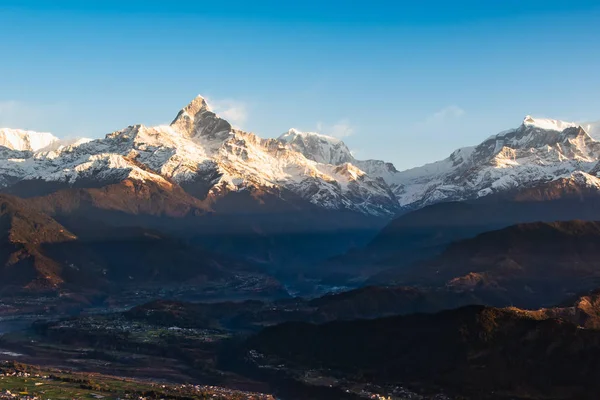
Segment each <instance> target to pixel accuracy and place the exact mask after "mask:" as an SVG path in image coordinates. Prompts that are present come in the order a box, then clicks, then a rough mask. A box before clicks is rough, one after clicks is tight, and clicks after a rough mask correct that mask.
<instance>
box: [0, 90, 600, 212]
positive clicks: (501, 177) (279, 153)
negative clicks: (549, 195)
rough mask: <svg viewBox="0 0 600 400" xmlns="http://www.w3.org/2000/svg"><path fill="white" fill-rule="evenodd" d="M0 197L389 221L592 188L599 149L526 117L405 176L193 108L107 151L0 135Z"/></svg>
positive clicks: (559, 125) (326, 141)
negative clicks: (33, 187) (546, 191)
mask: <svg viewBox="0 0 600 400" xmlns="http://www.w3.org/2000/svg"><path fill="white" fill-rule="evenodd" d="M0 145H3V146H4V147H2V149H1V150H0V188H9V187H11V186H12V185H14V184H15V183H17V182H23V181H36V180H42V181H47V182H57V183H62V184H64V185H67V186H70V185H74V184H75V183H76V182H88V181H93V182H96V184H102V183H105V182H106V183H109V182H115V181H120V180H123V179H127V178H129V179H137V180H151V181H153V182H156V183H157V184H159V185H161V186H164V187H165V188H169V187H172V186H173V185H174V184H176V185H181V186H182V187H183V188H184V189H185V187H188V186H191V185H200V186H201V187H205V188H206V193H203V196H206V197H208V196H210V197H211V198H214V199H218V198H220V197H221V196H224V195H226V194H227V193H230V192H237V191H244V190H259V191H260V192H266V193H271V194H273V195H276V196H281V194H282V193H283V191H289V192H292V193H294V194H295V195H296V196H299V197H300V198H302V199H305V200H307V201H309V202H311V203H312V204H314V205H317V206H320V207H323V208H325V209H331V210H350V211H355V212H359V213H363V214H368V215H373V216H380V217H391V216H393V215H395V214H396V213H397V212H398V211H400V210H401V209H402V208H417V207H421V206H424V205H427V204H432V203H435V202H439V201H448V200H463V199H469V198H476V197H481V196H485V195H488V194H491V193H495V192H500V191H506V190H510V189H513V188H516V187H528V186H533V185H536V184H539V183H544V182H548V181H551V180H555V179H560V178H568V179H574V180H575V179H577V180H578V182H579V181H582V182H585V184H587V185H592V186H594V187H600V185H599V184H598V182H599V181H600V180H599V179H598V178H596V176H595V171H598V170H600V168H598V167H597V165H598V162H599V160H600V142H598V141H596V140H594V139H593V138H592V137H590V135H588V133H587V132H586V130H585V129H583V128H582V127H580V126H579V125H578V124H575V123H568V122H563V121H557V120H550V119H538V118H532V117H530V116H527V117H526V118H525V119H524V121H523V123H522V124H521V125H520V126H519V127H518V128H516V129H511V130H508V131H504V132H501V133H500V134H496V135H493V136H491V137H489V138H488V139H486V140H484V141H483V142H482V143H481V144H479V145H477V146H472V147H466V148H461V149H458V150H456V151H454V152H453V153H452V154H451V155H450V156H449V157H448V158H446V159H444V160H441V161H438V162H435V163H432V164H427V165H424V166H422V167H418V168H413V169H410V170H407V171H401V172H399V171H397V170H396V168H395V167H394V166H393V165H392V164H391V163H386V162H384V161H380V160H356V159H355V158H354V156H353V155H352V153H351V152H350V150H349V149H348V147H347V146H346V145H345V144H344V142H343V141H341V140H339V139H336V138H333V137H329V136H326V135H322V134H319V133H310V132H300V131H298V130H296V129H290V130H289V131H288V132H286V133H284V134H283V135H281V136H280V137H279V138H277V139H263V138H260V137H259V136H257V135H255V134H253V133H249V132H244V131H242V130H239V129H235V128H233V127H232V126H231V124H230V123H229V122H227V121H226V120H224V119H222V118H220V117H219V116H218V115H217V114H215V113H214V112H213V111H212V110H211V109H210V108H209V106H208V104H207V103H206V101H205V100H204V98H202V97H201V96H198V97H197V98H195V99H194V100H193V101H192V102H190V103H189V104H188V105H187V106H186V107H184V108H183V109H181V110H180V111H179V113H178V114H177V116H176V117H175V119H174V120H173V122H172V123H171V124H170V125H163V126H155V127H147V126H144V125H133V126H129V127H127V128H125V129H122V130H119V131H116V132H113V133H110V134H108V135H106V137H105V138H103V139H96V140H89V139H79V140H76V141H73V140H72V141H59V140H58V139H57V138H56V137H54V136H52V135H50V134H46V133H39V134H38V133H35V132H27V131H19V130H8V129H2V130H0Z"/></svg>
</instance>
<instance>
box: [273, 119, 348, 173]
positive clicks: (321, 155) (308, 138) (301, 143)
mask: <svg viewBox="0 0 600 400" xmlns="http://www.w3.org/2000/svg"><path fill="white" fill-rule="evenodd" d="M279 140H280V141H281V142H284V143H286V144H288V145H289V146H290V147H291V148H293V149H294V150H296V151H298V152H300V153H302V154H303V155H304V156H305V157H306V158H308V159H310V160H313V161H316V162H318V163H322V164H333V165H339V164H343V163H347V162H349V163H352V162H354V161H355V159H354V157H353V156H352V153H351V152H350V149H348V147H347V146H346V145H345V144H344V142H342V141H341V140H339V139H336V138H334V137H331V136H326V135H321V134H320V133H314V132H300V131H298V130H297V129H293V128H292V129H290V130H289V131H288V132H286V133H284V134H283V135H281V136H280V137H279Z"/></svg>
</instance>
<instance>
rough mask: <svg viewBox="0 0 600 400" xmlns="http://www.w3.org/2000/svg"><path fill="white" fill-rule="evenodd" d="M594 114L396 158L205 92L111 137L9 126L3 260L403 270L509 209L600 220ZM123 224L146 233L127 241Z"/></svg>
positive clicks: (0, 140)
mask: <svg viewBox="0 0 600 400" xmlns="http://www.w3.org/2000/svg"><path fill="white" fill-rule="evenodd" d="M595 130H596V127H595V125H585V126H580V125H578V124H576V123H569V122H562V121H557V120H550V119H539V118H533V117H530V116H527V117H526V118H525V119H524V121H523V122H522V124H521V125H520V126H518V127H517V128H515V129H510V130H507V131H504V132H501V133H498V134H495V135H493V136H490V137H488V138H487V139H486V140H484V141H483V142H482V143H481V144H479V145H477V146H473V147H467V148H461V149H458V150H456V151H454V152H453V153H452V154H451V155H450V156H449V157H448V158H446V159H444V160H441V161H438V162H435V163H432V164H428V165H425V166H422V167H419V168H413V169H410V170H407V171H398V170H397V169H396V168H395V167H394V166H393V165H392V164H391V163H388V162H385V161H381V160H357V159H356V158H355V157H354V155H353V154H352V152H351V151H350V149H349V148H348V147H347V146H346V145H345V144H344V142H343V141H341V140H339V139H336V138H333V137H329V136H325V135H322V134H318V133H310V132H300V131H298V130H295V129H290V130H289V131H288V132H285V133H284V134H282V135H281V136H280V137H279V138H277V139H264V138H260V137H259V136H257V135H255V134H253V133H249V132H244V131H242V130H239V129H236V128H234V127H233V126H232V125H231V124H230V123H229V122H227V121H226V120H224V119H222V118H221V117H219V116H218V115H217V114H215V113H214V112H213V111H212V110H211V109H210V107H209V105H208V104H207V102H206V100H205V99H204V98H202V97H201V96H198V97H197V98H195V99H194V100H192V102H190V103H189V104H188V105H187V106H185V107H184V108H182V109H181V110H180V111H179V113H178V114H177V115H176V117H175V118H174V120H173V122H172V123H171V124H169V125H163V126H156V127H147V126H144V125H132V126H129V127H126V128H124V129H122V130H119V131H116V132H113V133H110V134H108V135H106V137H104V138H102V139H95V140H91V139H76V140H68V141H67V140H61V139H58V138H56V137H54V136H53V135H51V134H49V133H39V132H31V131H23V130H15V129H8V128H5V129H0V193H2V195H3V196H4V197H2V199H1V200H2V204H3V206H2V207H3V208H2V210H3V213H4V214H3V217H2V218H3V220H4V221H6V222H5V223H4V224H3V226H2V234H3V236H2V238H3V239H2V240H3V243H2V246H3V247H4V248H5V249H6V251H5V252H4V253H5V254H4V253H3V257H4V259H5V260H6V262H4V264H3V265H4V266H3V267H2V274H3V276H5V277H6V279H7V282H10V284H11V285H13V284H14V285H16V286H20V287H37V286H42V287H60V286H61V285H69V284H74V285H80V284H81V282H83V281H87V282H91V281H93V280H94V279H97V282H104V283H106V284H108V285H110V284H114V283H116V282H119V283H124V282H128V281H131V280H135V281H137V282H146V283H152V282H157V281H158V280H160V279H163V277H169V278H173V279H175V278H177V277H178V278H179V279H180V280H181V281H186V282H194V281H202V282H205V281H206V280H207V279H209V280H213V283H216V282H217V281H219V282H221V283H223V279H225V280H228V281H229V283H231V282H232V280H236V279H237V281H238V282H239V281H240V279H242V278H240V277H242V276H246V277H247V276H248V274H249V276H254V277H258V276H260V277H261V278H260V280H262V282H265V284H266V287H269V288H272V284H273V282H272V281H270V280H269V278H267V275H269V274H271V275H272V274H275V276H277V277H279V278H282V279H284V280H285V279H287V278H289V277H290V276H291V277H297V276H298V275H302V274H303V272H302V271H303V269H306V266H310V268H313V267H317V268H321V266H323V264H322V262H323V260H326V259H328V258H330V257H333V256H339V255H342V254H346V256H343V257H342V258H341V265H342V269H344V270H345V272H346V273H348V272H350V273H353V272H352V271H356V269H352V268H353V266H354V265H360V266H361V268H362V270H363V271H365V270H366V271H368V274H367V275H369V276H372V275H374V274H377V273H379V272H382V271H384V270H386V269H387V268H389V267H393V268H392V269H394V268H395V269H396V270H398V268H399V267H402V268H404V267H406V266H409V265H413V263H414V262H418V261H419V260H421V259H424V258H431V257H433V256H436V255H440V254H442V252H443V251H444V249H445V248H446V247H447V246H448V245H449V244H451V243H452V242H455V241H457V240H463V239H469V238H472V237H474V236H476V235H478V234H481V233H485V232H488V231H490V230H494V229H501V228H505V227H508V226H511V225H514V224H522V223H533V222H538V221H546V222H553V221H556V220H560V221H569V220H573V219H583V220H588V221H596V220H600V213H598V211H597V210H598V205H599V204H600V203H599V202H598V199H600V197H598V194H599V193H600V191H599V190H598V189H599V188H600V179H599V178H598V177H597V174H598V173H599V172H600V166H599V163H600V142H599V141H597V140H596V139H594V138H593V137H592V136H590V134H594V132H595ZM382 228H383V229H382ZM42 231H43V232H50V233H52V234H48V235H41V236H39V234H38V232H42ZM123 237H126V239H127V240H126V241H125V242H128V243H136V245H135V246H134V245H132V246H129V247H128V246H120V245H119V244H118V242H119V241H118V240H116V239H115V238H123ZM19 238H20V239H19ZM23 238H29V239H23ZM31 238H34V239H35V240H34V239H31ZM125 242H123V243H125ZM365 246H366V247H365ZM150 248H152V249H154V251H156V252H158V253H160V252H159V250H157V249H161V248H162V250H161V251H162V252H165V253H168V252H170V251H171V250H172V251H173V252H174V254H179V255H181V257H182V258H181V259H178V260H179V261H177V263H179V264H181V265H184V266H185V265H187V266H188V267H181V269H179V268H176V267H175V264H172V263H168V262H164V260H163V261H162V262H161V261H160V260H161V258H160V257H158V256H156V257H149V256H148V254H152V251H149V250H148V249H150ZM144 249H146V250H144ZM169 249H171V250H169ZM125 250H127V251H125ZM123 251H125V253H127V255H126V256H123V257H119V256H118V255H117V254H121V253H122V252H123ZM142 253H143V254H142ZM158 253H157V254H158ZM27 260H29V261H27ZM73 260H76V262H74V261H73ZM124 260H129V261H127V262H125V261H124ZM140 260H146V261H144V267H143V268H141V267H140V266H139V265H138V266H136V264H139V261H140ZM199 260H201V261H199ZM25 261H27V262H26V263H25ZM19 263H20V264H19ZM23 263H25V264H26V265H28V267H27V268H25V269H23V268H14V267H11V266H13V265H17V264H18V265H25V264H23ZM236 263H241V264H236ZM159 264H160V265H159ZM179 264H178V265H179ZM71 265H76V266H77V265H83V266H85V267H84V269H85V271H79V272H77V270H76V269H74V268H72V267H71ZM169 265H171V267H169ZM234 265H235V266H234ZM111 268H112V269H111ZM165 268H167V269H165ZM169 268H171V269H169ZM310 268H309V269H310ZM321 269H322V270H323V271H325V272H327V273H329V272H331V271H333V270H334V269H329V268H321ZM15 271H20V272H15ZM23 271H27V272H23ZM84 272H85V273H84ZM470 272H472V271H470ZM236 276H237V278H236ZM457 277H458V275H457V276H454V278H457ZM372 279H375V280H374V281H373V282H375V283H380V282H381V281H382V280H383V281H384V282H385V281H386V280H388V279H390V280H391V281H394V282H396V281H397V279H396V278H393V279H392V278H390V275H387V274H383V275H379V278H377V277H375V278H372ZM449 279H450V278H449ZM242 280H243V279H242ZM100 286H102V285H100ZM269 290H271V289H269Z"/></svg>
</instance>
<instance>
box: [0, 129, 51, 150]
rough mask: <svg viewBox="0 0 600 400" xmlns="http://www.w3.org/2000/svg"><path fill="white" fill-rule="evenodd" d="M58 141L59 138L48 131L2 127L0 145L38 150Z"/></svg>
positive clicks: (17, 148) (13, 148)
mask: <svg viewBox="0 0 600 400" xmlns="http://www.w3.org/2000/svg"><path fill="white" fill-rule="evenodd" d="M56 141H58V138H57V137H55V136H53V135H52V134H50V133H48V132H34V131H26V130H22V129H9V128H0V146H4V147H7V148H9V149H11V150H19V151H37V150H39V149H41V148H44V147H46V146H49V145H50V144H52V143H54V142H56Z"/></svg>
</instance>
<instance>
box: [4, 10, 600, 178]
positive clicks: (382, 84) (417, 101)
mask: <svg viewBox="0 0 600 400" xmlns="http://www.w3.org/2000/svg"><path fill="white" fill-rule="evenodd" d="M281 3H284V2H280V1H277V2H276V1H260V0H255V1H252V2H245V1H222V2H210V3H206V2H194V3H191V2H187V1H186V2H183V1H175V0H173V1H152V0H146V1H126V0H121V1H112V0H104V1H93V0H87V1H60V0H58V1H52V2H50V1H27V0H20V1H4V0H0V37H1V38H2V40H0V126H9V127H15V128H16V127H19V128H28V129H35V130H45V131H51V132H53V133H55V134H56V135H58V136H63V137H73V136H91V137H101V136H103V135H104V134H106V133H108V132H111V131H113V130H116V129H120V128H123V127H125V126H127V125H132V124H135V123H144V124H149V125H152V124H161V123H168V122H170V120H171V119H172V118H173V117H174V116H175V114H176V113H177V111H178V110H179V109H180V108H181V107H182V106H184V105H185V104H186V103H187V102H188V101H189V100H191V99H192V98H193V97H194V96H195V95H197V94H202V95H204V96H206V97H208V98H209V100H210V102H211V103H213V104H214V105H215V107H216V108H217V111H220V112H221V113H222V114H224V115H225V116H227V117H229V118H230V119H231V120H232V122H234V124H236V125H238V126H239V127H241V128H243V129H245V130H249V131H253V132H255V133H257V134H259V135H260V136H263V137H273V136H277V135H279V134H280V133H282V132H284V131H286V130H287V129H288V128H290V127H296V128H299V129H302V130H312V131H316V130H318V131H321V132H322V133H325V134H333V135H337V136H343V139H344V141H346V143H348V145H349V146H350V148H351V149H353V150H355V152H356V155H357V157H359V158H380V159H385V160H389V161H392V162H394V163H395V164H396V166H397V167H398V168H401V169H403V168H408V167H411V166H417V165H420V164H423V163H425V162H430V161H434V160H437V159H440V158H443V157H445V156H447V155H448V154H449V153H450V152H451V151H452V150H454V149H455V148H457V147H460V146H465V145H470V144H476V143H478V142H480V141H481V140H483V139H485V138H486V137H487V136H489V135H491V134H493V133H496V132H498V131H501V130H504V129H507V128H510V127H515V126H517V125H518V124H519V123H520V122H521V120H522V118H523V117H524V116H525V115H526V114H531V115H534V116H544V117H552V118H560V119H567V120H581V121H588V120H598V119H600V97H599V96H598V93H599V92H600V73H599V71H600V51H598V43H600V4H599V2H598V1H597V0H596V1H552V0H547V1H537V0H534V1H526V0H519V1H516V0H515V1H512V0H503V1H493V0H490V1H487V2H483V1H453V2H450V1H439V0H438V1H434V0H423V1H411V2H402V1H395V2H391V1H378V0H372V1H369V2H358V1H351V0H346V1H337V0H332V1H311V0H305V1H301V2H300V1H298V2H295V1H289V2H286V4H285V5H282V4H281Z"/></svg>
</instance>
